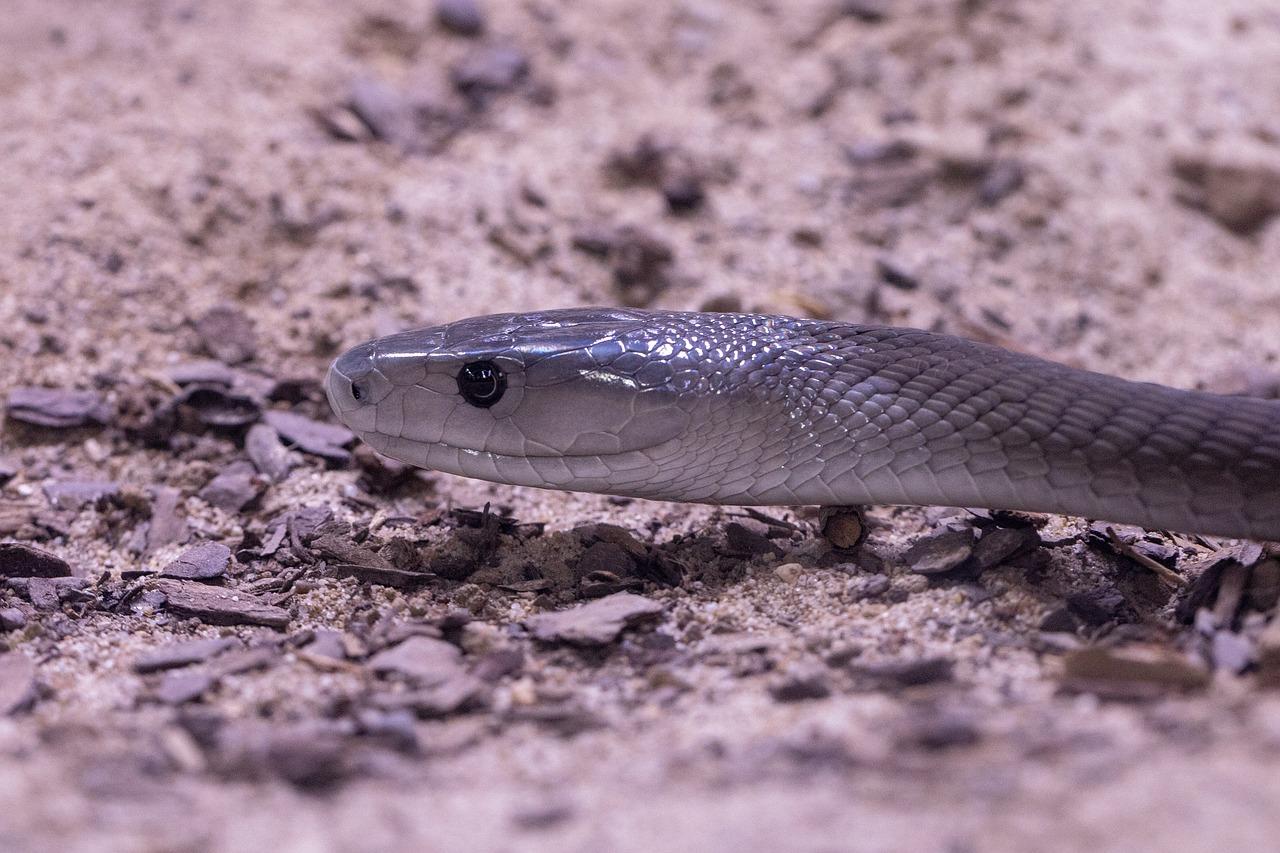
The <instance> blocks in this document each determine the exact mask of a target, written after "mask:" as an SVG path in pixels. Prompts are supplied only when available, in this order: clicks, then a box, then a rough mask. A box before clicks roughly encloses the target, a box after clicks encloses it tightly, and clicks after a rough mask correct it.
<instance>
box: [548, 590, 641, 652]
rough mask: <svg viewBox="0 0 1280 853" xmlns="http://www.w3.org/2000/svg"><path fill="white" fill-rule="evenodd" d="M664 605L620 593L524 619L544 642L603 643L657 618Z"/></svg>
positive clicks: (632, 594)
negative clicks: (637, 625)
mask: <svg viewBox="0 0 1280 853" xmlns="http://www.w3.org/2000/svg"><path fill="white" fill-rule="evenodd" d="M663 610H664V608H663V606H662V605H661V604H659V603H658V602H656V601H653V600H651V599H648V598H645V597H644V596H641V595H635V594H634V593H630V592H620V593H617V594H615V595H610V596H608V597H606V598H601V599H599V600H597V601H592V602H590V603H588V604H580V605H578V606H577V607H571V608H569V609H568V610H561V611H558V612H556V613H540V614H538V615H536V616H532V617H530V618H528V619H526V620H525V622H524V624H525V627H527V628H528V629H529V630H530V631H532V632H533V636H534V637H535V638H537V639H538V640H541V641H543V642H562V643H571V644H573V645H580V646H602V645H607V644H609V643H612V642H614V641H615V640H617V639H618V637H619V635H621V634H622V632H623V631H624V630H626V629H627V628H629V627H631V626H633V625H635V624H637V623H639V622H643V621H645V620H648V619H654V618H657V616H659V615H660V614H661V613H662V612H663Z"/></svg>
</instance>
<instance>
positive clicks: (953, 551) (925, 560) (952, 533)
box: [903, 527, 973, 575]
mask: <svg viewBox="0 0 1280 853" xmlns="http://www.w3.org/2000/svg"><path fill="white" fill-rule="evenodd" d="M971 556H973V530H972V529H971V528H968V527H962V528H944V529H942V530H940V531H937V532H934V533H930V534H928V535H926V536H922V537H921V538H919V539H917V540H916V541H915V542H914V543H913V544H912V545H911V547H910V548H908V549H907V552H906V554H905V555H904V556H903V559H904V560H905V561H906V563H907V566H908V567H909V568H910V569H911V571H913V572H916V573H917V574H921V575H940V574H945V573H946V572H950V571H954V570H956V569H958V568H960V567H961V566H963V565H964V563H965V562H966V561H967V560H968V559H969V558H970V557H971Z"/></svg>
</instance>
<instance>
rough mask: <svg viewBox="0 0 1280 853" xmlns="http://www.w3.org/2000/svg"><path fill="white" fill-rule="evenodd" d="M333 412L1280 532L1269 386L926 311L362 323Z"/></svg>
mask: <svg viewBox="0 0 1280 853" xmlns="http://www.w3.org/2000/svg"><path fill="white" fill-rule="evenodd" d="M325 390H326V393H327V395H328V398H329V401H330V404H331V406H332V408H333V410H334V413H335V414H336V416H337V417H338V419H339V420H340V421H341V422H342V423H343V424H344V425H345V426H346V427H347V428H348V429H349V430H351V431H352V432H353V433H354V434H355V435H356V436H358V437H359V438H360V439H362V440H363V441H364V442H366V443H367V444H369V445H370V446H371V447H372V448H373V449H374V450H376V451H378V452H379V453H381V454H383V455H385V456H387V457H390V458H392V459H395V460H398V461H400V462H403V463H406V464H408V465H411V466H417V467H421V468H427V469H432V470H435V471H441V472H447V473H451V474H458V475H462V476H465V477H471V478H476V479H481V480H488V481H492V482H496V483H503V484H509V485H515V486H534V487H539V488H546V489H560V490H567V491H580V492H595V493H602V494H609V495H617V496H625V497H633V498H648V499H653V500H663V501H683V502H693V503H705V504H723V505H737V506H770V505H775V506H777V505H790V506H803V505H818V506H842V507H843V506H866V505H914V506H946V507H964V508H974V509H983V508H984V509H988V510H1011V511H1022V512H1029V513H1045V514H1056V515H1065V516H1073V517H1083V518H1087V519H1096V520H1105V521H1108V522H1113V523H1121V524H1132V525H1138V526H1141V527H1145V528H1147V529H1154V530H1164V531H1179V532H1183V533H1189V534H1202V535H1210V536H1220V537H1226V538H1241V539H1261V540H1280V401H1277V400H1269V399H1261V398H1252V397H1245V396H1231V395H1220V394H1214V393H1209V392H1205V391H1194V390H1183V389H1178V388H1171V387H1166V386H1163V385H1158V384H1152V383H1144V382H1136V381H1130V380H1127V379H1123V378H1119V377H1116V376H1110V375H1107V374H1103V373H1096V372H1091V371H1088V370H1083V369H1080V368H1076V367H1071V366H1067V365H1064V364H1059V363H1056V362H1053V361H1048V360H1044V359H1042V358H1039V357H1036V356H1033V355H1029V354H1024V353H1019V352H1015V351H1012V350H1008V349H1004V348H1002V347H999V346H996V345H993V344H988V343H982V342H978V341H973V340H968V339H965V338H960V337H955V336H951V335H947V334H941V333H935V332H929V331H923V330H919V329H910V328H899V327H894V326H885V325H864V324H857V323H851V322H844V321H840V320H813V319H800V318H795V317H785V316H774V315H766V314H750V313H702V312H682V311H649V310H639V309H622V308H567V309H558V310H547V311H538V312H532V313H508V314H494V315H489V316H481V317H472V318H469V319H464V320H459V321H457V322H453V323H449V324H445V325H438V326H433V327H429V328H422V329H417V330H413V331H406V332H401V333H399V334H393V335H389V336H386V337H382V338H378V339H376V340H372V341H369V342H367V343H362V344H359V345H358V346H355V347H353V348H352V349H350V350H348V351H346V352H344V353H342V354H341V355H340V356H339V357H338V358H337V359H336V360H335V361H334V362H333V363H332V365H331V367H330V369H329V372H328V374H327V376H326V379H325Z"/></svg>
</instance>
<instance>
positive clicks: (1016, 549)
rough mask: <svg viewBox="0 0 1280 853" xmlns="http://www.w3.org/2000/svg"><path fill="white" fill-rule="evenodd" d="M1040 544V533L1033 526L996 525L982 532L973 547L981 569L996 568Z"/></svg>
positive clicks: (975, 559) (974, 557) (974, 560)
mask: <svg viewBox="0 0 1280 853" xmlns="http://www.w3.org/2000/svg"><path fill="white" fill-rule="evenodd" d="M1039 546H1040V534H1039V533H1037V532H1036V531H1035V529H1034V528H1031V527H995V528H992V529H990V530H988V531H986V532H985V533H983V534H982V538H981V539H979V540H978V544H977V545H975V546H974V547H973V562H974V565H975V566H976V567H977V568H978V570H979V571H986V570H987V569H991V568H995V567H996V566H999V565H1001V564H1003V563H1006V562H1008V561H1009V560H1012V559H1014V558H1015V557H1018V556H1020V555H1022V554H1025V553H1027V552H1028V551H1030V550H1032V549H1033V548H1037V547H1039Z"/></svg>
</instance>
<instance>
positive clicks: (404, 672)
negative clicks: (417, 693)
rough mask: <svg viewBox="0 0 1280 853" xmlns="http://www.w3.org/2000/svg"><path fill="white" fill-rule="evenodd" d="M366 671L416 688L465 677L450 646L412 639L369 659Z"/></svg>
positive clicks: (456, 652)
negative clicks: (391, 675)
mask: <svg viewBox="0 0 1280 853" xmlns="http://www.w3.org/2000/svg"><path fill="white" fill-rule="evenodd" d="M368 667H369V669H371V670H373V671H374V672H377V673H382V674H386V673H394V674H396V675H399V676H401V677H403V678H405V679H407V680H409V681H412V682H413V683H415V684H418V685H420V686H432V685H437V684H441V683H443V682H445V681H449V680H452V679H456V678H459V677H460V676H463V675H466V668H465V667H464V666H463V664H462V652H461V651H459V650H458V647H457V646H455V645H453V644H452V643H447V642H445V641H444V640H437V639H435V638H433V637H423V636H413V637H409V638H408V639H407V640H405V641H403V642H401V643H399V644H398V645H395V646H392V647H391V648H389V649H384V650H383V651H380V652H378V653H377V654H376V655H374V656H373V657H371V658H369V662H368Z"/></svg>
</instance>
